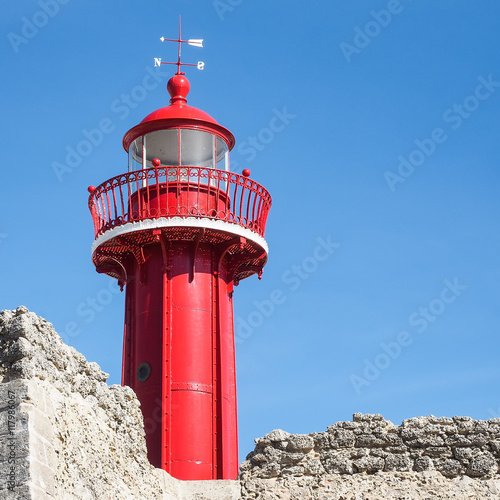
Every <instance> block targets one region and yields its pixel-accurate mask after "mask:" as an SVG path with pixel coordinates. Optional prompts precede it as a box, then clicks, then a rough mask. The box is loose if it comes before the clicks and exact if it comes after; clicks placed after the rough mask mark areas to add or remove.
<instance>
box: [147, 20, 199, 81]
mask: <svg viewBox="0 0 500 500" xmlns="http://www.w3.org/2000/svg"><path fill="white" fill-rule="evenodd" d="M160 40H161V41H162V42H177V43H178V44H179V51H178V54H177V62H163V61H162V60H161V57H155V67H156V66H160V64H174V65H175V66H177V73H176V75H183V74H184V73H181V66H196V67H197V68H198V69H203V68H204V67H205V63H204V62H203V61H198V63H197V64H191V63H181V44H182V43H187V44H188V45H192V46H193V47H203V39H197V38H190V39H189V40H182V39H181V16H179V38H178V39H177V40H175V39H173V38H164V37H161V38H160Z"/></svg>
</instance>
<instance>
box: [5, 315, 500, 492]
mask: <svg viewBox="0 0 500 500" xmlns="http://www.w3.org/2000/svg"><path fill="white" fill-rule="evenodd" d="M107 377H108V376H107V374H106V373H104V372H102V371H101V369H100V368H99V366H98V365H97V364H96V363H89V362H88V361H87V360H86V359H85V358H84V357H83V356H82V355H81V354H80V353H78V352H77V351H76V350H75V349H73V348H72V347H69V346H66V345H65V344H64V343H63V342H62V340H61V339H60V337H59V336H58V335H57V333H56V332H55V331H54V329H53V328H52V325H51V324H50V323H48V322H47V321H45V320H44V319H42V318H40V317H38V316H36V315H35V314H33V313H30V312H29V311H28V310H27V309H26V308H24V307H19V308H18V309H17V310H15V311H2V312H1V313H0V498H2V499H4V498H5V499H9V500H10V499H16V500H19V499H26V500H27V499H37V500H38V499H42V500H45V499H57V500H66V499H68V500H70V499H85V500H86V499H99V500H101V499H108V498H109V499H113V500H115V499H116V500H119V499H137V498H141V499H142V498H144V499H164V500H172V499H179V500H209V499H210V500H249V499H256V500H295V499H297V500H299V499H300V500H302V499H318V500H330V499H331V500H361V499H363V500H376V499H384V500H388V499H394V500H396V499H398V500H416V499H426V500H428V499H443V500H445V499H452V498H455V499H476V498H477V499H490V498H491V499H500V476H498V468H499V460H500V419H493V420H489V421H487V422H485V421H473V420H472V419H470V418H468V417H454V418H435V417H425V418H413V419H409V420H405V421H404V422H403V424H402V425H401V426H394V425H393V424H392V423H391V422H389V421H387V420H384V419H383V418H382V417H381V416H380V415H361V414H355V415H354V420H353V422H338V423H337V424H335V425H332V426H331V427H329V428H328V430H327V431H325V432H319V433H312V434H306V435H291V434H289V433H287V432H284V431H281V430H275V431H273V432H271V433H269V434H268V435H266V436H264V437H263V438H259V439H257V440H256V447H255V451H254V452H252V453H251V454H250V455H249V456H248V458H247V460H246V461H245V462H244V463H243V464H242V466H241V469H242V474H241V475H240V477H239V478H238V480H235V481H178V480H176V479H174V478H172V477H171V476H169V475H168V474H167V473H166V472H165V471H163V470H160V469H155V468H154V467H153V466H152V465H151V464H150V463H149V462H148V460H147V454H146V443H145V439H144V425H143V419H142V413H141V411H140V407H139V402H138V400H137V398H136V396H135V394H134V392H133V391H132V390H131V389H130V388H127V387H121V386H116V385H115V386H108V385H107V384H106V379H107Z"/></svg>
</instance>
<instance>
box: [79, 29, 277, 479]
mask: <svg viewBox="0 0 500 500" xmlns="http://www.w3.org/2000/svg"><path fill="white" fill-rule="evenodd" d="M163 40H164V39H162V41H163ZM175 41H177V42H178V43H179V55H178V61H177V63H170V64H176V65H177V72H176V73H175V74H174V75H173V76H172V78H170V80H169V82H168V85H167V89H168V92H169V94H170V104H169V105H168V106H165V107H162V108H160V109H157V110H156V111H153V112H152V113H150V114H148V115H147V116H146V117H145V118H144V119H143V120H142V121H141V122H140V123H139V124H138V125H136V126H134V127H132V128H131V129H130V130H129V131H128V132H127V133H126V134H125V136H124V138H123V147H124V149H125V151H126V153H127V154H128V169H127V170H126V171H125V172H124V173H121V174H119V175H116V176H115V177H112V178H111V179H108V180H106V181H105V182H103V183H102V184H100V185H98V186H97V187H94V186H90V187H89V194H90V195H89V208H90V212H91V214H92V219H93V223H94V230H95V241H94V243H93V246H92V261H93V263H94V265H95V267H96V270H97V272H99V273H104V274H107V275H108V276H111V277H112V278H114V279H116V280H118V284H119V285H120V287H121V289H122V290H123V289H125V321H124V323H125V326H124V340H123V368H122V383H123V384H124V385H128V386H130V387H132V388H133V389H134V391H135V392H136V394H137V397H138V399H139V401H140V403H141V410H142V413H143V417H144V426H145V431H146V444H147V449H148V457H149V460H150V462H151V463H152V464H153V465H154V466H156V467H161V468H162V469H164V470H166V471H167V472H169V473H170V474H171V475H172V476H174V477H176V478H178V479H184V480H199V479H234V478H236V476H237V475H238V431H237V411H236V367H235V349H234V323H233V291H234V286H235V285H237V284H238V283H239V281H241V280H242V279H244V278H247V277H249V276H252V275H257V276H259V278H260V277H261V275H262V270H263V267H264V265H265V264H266V261H267V255H268V246H267V243H266V241H265V239H264V237H265V227H266V220H267V216H268V213H269V209H270V207H271V197H270V195H269V193H268V191H267V190H266V189H265V188H264V187H263V186H261V185H260V184H258V183H257V182H255V181H254V180H252V179H250V171H249V170H244V171H243V172H242V175H240V174H237V173H234V172H231V170H230V151H231V150H232V148H233V147H234V144H235V139H234V136H233V134H232V133H231V132H230V131H229V130H228V129H226V128H225V127H223V126H222V125H220V124H219V123H217V121H215V120H214V119H213V118H212V117H211V116H210V115H208V114H207V113H205V112H203V111H202V110H200V109H197V108H195V107H192V106H190V105H188V104H187V96H188V93H189V89H190V84H189V81H188V79H187V78H186V76H185V74H184V73H182V72H181V71H180V70H181V66H183V65H185V63H181V59H180V47H181V43H184V42H190V40H187V41H185V40H181V36H180V29H179V39H178V40H175ZM193 42H197V43H198V46H199V45H201V40H194V41H193ZM192 45H196V43H193V44H192ZM155 61H157V62H158V61H159V60H158V59H157V60H155ZM197 66H198V68H199V69H202V67H203V66H201V67H200V63H198V65H197Z"/></svg>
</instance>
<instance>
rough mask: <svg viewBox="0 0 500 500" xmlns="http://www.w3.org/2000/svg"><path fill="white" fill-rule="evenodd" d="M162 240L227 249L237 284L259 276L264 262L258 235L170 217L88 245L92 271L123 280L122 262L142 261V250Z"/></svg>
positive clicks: (233, 226) (211, 222)
mask: <svg viewBox="0 0 500 500" xmlns="http://www.w3.org/2000/svg"><path fill="white" fill-rule="evenodd" d="M160 238H163V239H164V241H166V242H168V241H185V242H186V244H190V245H192V244H193V243H194V242H199V243H210V244H211V245H215V246H218V245H220V247H221V248H224V249H226V250H227V252H228V253H229V254H230V255H231V257H232V261H233V266H234V280H235V282H238V281H240V280H242V279H244V278H247V277H248V276H251V275H253V274H259V275H260V274H261V273H262V269H263V267H264V265H265V264H266V262H267V254H268V246H267V243H266V241H265V239H264V238H262V236H260V235H258V234H256V233H254V232H253V231H251V230H249V229H246V228H243V227H241V226H240V225H238V224H231V223H228V222H224V221H220V220H212V219H204V218H194V217H186V218H182V217H172V218H163V217H162V218H158V219H147V220H142V221H137V222H129V223H127V224H123V225H121V226H117V227H115V228H113V229H110V230H108V231H106V232H105V233H103V234H102V235H101V236H99V237H98V238H97V239H96V240H95V242H94V244H93V245H92V260H93V262H94V264H95V266H96V268H97V269H98V270H99V271H100V272H103V273H105V274H108V275H109V276H112V277H114V278H116V279H118V280H119V281H120V282H124V281H126V277H125V276H124V275H123V262H124V259H127V258H135V259H136V260H137V261H138V262H139V263H141V259H143V250H142V249H143V248H144V247H145V246H147V245H153V244H158V242H159V241H160Z"/></svg>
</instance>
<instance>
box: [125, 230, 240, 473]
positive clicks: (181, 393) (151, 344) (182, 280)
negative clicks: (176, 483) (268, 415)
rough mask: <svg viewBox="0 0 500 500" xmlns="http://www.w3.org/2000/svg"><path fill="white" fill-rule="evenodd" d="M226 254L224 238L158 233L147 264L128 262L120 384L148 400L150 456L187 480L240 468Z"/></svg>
mask: <svg viewBox="0 0 500 500" xmlns="http://www.w3.org/2000/svg"><path fill="white" fill-rule="evenodd" d="M225 255H226V253H225V251H224V250H223V249H221V247H220V245H212V244H209V243H204V242H199V241H191V242H186V241H176V240H166V239H161V241H158V242H157V243H156V244H153V245H149V246H147V247H145V248H144V263H142V264H139V263H138V262H137V261H135V260H131V261H129V265H128V266H126V267H127V276H128V284H127V286H126V314H125V345H124V357H123V359H124V372H123V383H124V384H125V385H129V386H130V387H132V388H133V389H134V391H135V392H136V394H137V397H138V398H139V400H140V401H141V407H142V411H143V414H144V419H145V427H146V433H147V443H148V450H149V459H150V461H151V463H153V464H154V465H155V466H157V467H162V468H164V469H165V470H166V471H168V472H169V473H171V474H172V475H173V476H175V477H182V478H183V479H226V478H232V479H234V478H235V477H236V476H237V474H238V463H237V457H238V444H237V423H236V422H237V415H236V378H235V355H234V331H233V304H232V289H233V282H232V276H231V273H230V271H229V270H228V263H227V261H226V259H225ZM145 363H147V365H145ZM141 370H142V372H144V373H141ZM149 371H150V374H148V372H149ZM145 377H147V379H146V380H144V378H145Z"/></svg>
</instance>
